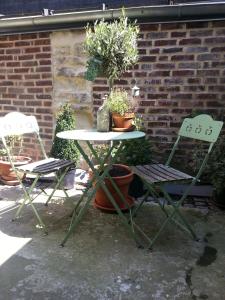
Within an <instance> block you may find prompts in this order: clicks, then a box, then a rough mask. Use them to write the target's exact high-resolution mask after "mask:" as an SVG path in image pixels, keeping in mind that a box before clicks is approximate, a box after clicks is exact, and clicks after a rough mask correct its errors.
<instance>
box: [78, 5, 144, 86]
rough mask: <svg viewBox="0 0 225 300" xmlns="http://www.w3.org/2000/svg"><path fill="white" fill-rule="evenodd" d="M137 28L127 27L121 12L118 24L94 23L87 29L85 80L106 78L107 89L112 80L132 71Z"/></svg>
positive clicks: (128, 24) (130, 24)
mask: <svg viewBox="0 0 225 300" xmlns="http://www.w3.org/2000/svg"><path fill="white" fill-rule="evenodd" d="M138 33H139V27H138V26H137V25H136V24H135V23H129V22H128V19H127V17H126V16H125V12H124V10H122V15H121V17H120V18H119V19H118V20H114V21H113V22H106V21H104V20H101V21H96V22H95V24H94V26H93V27H91V26H90V25H88V26H87V27H86V39H85V43H84V47H85V50H86V53H87V54H88V56H89V59H88V61H87V72H86V79H88V80H90V81H94V80H95V78H96V77H98V76H100V77H106V78H107V79H108V80H109V89H110V90H111V88H112V87H113V82H114V80H115V79H117V78H119V77H120V76H121V75H122V74H123V73H124V72H125V71H127V70H129V69H130V68H132V67H133V66H134V65H135V64H136V63H137V61H138V49H137V37H138Z"/></svg>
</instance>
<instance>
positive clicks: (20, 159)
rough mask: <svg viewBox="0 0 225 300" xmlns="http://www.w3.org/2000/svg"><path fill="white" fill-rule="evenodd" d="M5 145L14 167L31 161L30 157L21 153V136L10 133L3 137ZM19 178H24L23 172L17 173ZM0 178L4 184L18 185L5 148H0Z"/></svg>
mask: <svg viewBox="0 0 225 300" xmlns="http://www.w3.org/2000/svg"><path fill="white" fill-rule="evenodd" d="M5 140H6V146H7V149H8V152H9V154H10V157H11V159H12V161H13V164H14V166H15V167H18V166H21V165H25V164H28V163H30V162H31V160H32V159H31V158H30V157H28V156H24V155H21V151H22V149H23V138H22V136H20V135H11V136H8V137H6V138H5ZM17 175H19V176H20V178H21V179H24V177H25V174H24V173H22V172H21V173H20V174H19V173H18V174H17ZM0 180H1V182H3V183H4V184H6V185H18V184H20V182H19V180H18V178H17V176H16V173H15V172H14V171H13V169H12V166H11V163H10V160H9V155H8V153H7V150H6V148H5V147H4V148H2V149H1V150H0Z"/></svg>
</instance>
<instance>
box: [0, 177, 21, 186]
mask: <svg viewBox="0 0 225 300" xmlns="http://www.w3.org/2000/svg"><path fill="white" fill-rule="evenodd" d="M0 182H1V183H3V184H5V185H10V186H15V185H19V184H20V182H19V180H4V179H3V178H0Z"/></svg>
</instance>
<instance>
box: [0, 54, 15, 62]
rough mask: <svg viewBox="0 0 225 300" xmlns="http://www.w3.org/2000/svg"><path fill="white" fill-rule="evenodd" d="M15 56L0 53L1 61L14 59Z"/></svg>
mask: <svg viewBox="0 0 225 300" xmlns="http://www.w3.org/2000/svg"><path fill="white" fill-rule="evenodd" d="M12 59H13V56H12V55H0V61H2V60H3V61H6V60H12Z"/></svg>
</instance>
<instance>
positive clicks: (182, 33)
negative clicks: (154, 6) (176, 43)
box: [171, 31, 187, 38]
mask: <svg viewBox="0 0 225 300" xmlns="http://www.w3.org/2000/svg"><path fill="white" fill-rule="evenodd" d="M186 35H187V32H186V31H175V32H171V38H181V37H186Z"/></svg>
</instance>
